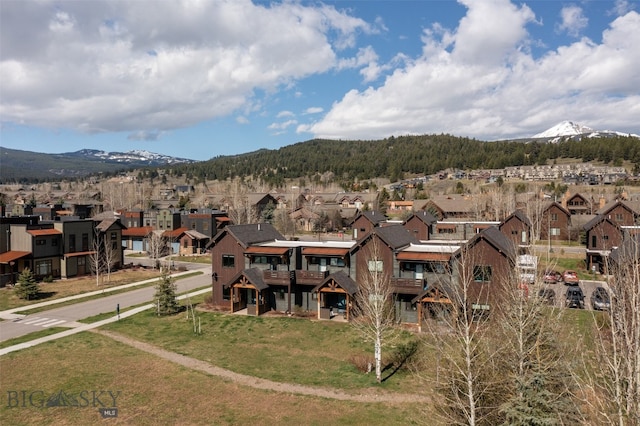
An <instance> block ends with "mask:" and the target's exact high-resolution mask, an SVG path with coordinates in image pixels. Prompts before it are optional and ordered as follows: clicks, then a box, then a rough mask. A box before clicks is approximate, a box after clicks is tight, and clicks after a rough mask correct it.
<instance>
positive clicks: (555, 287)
mask: <svg viewBox="0 0 640 426" xmlns="http://www.w3.org/2000/svg"><path fill="white" fill-rule="evenodd" d="M579 286H580V288H581V289H582V293H583V294H584V308H585V309H587V310H592V309H593V308H592V306H591V293H593V290H594V289H595V288H596V287H604V288H605V289H607V291H608V289H609V287H608V286H607V283H606V282H605V281H593V280H580V284H579ZM569 287H570V286H568V285H565V284H564V283H563V282H558V283H555V284H543V285H535V286H532V287H531V289H530V291H531V290H533V293H531V294H533V295H537V294H538V291H539V290H540V289H543V288H545V289H550V290H552V291H553V292H554V293H555V304H554V306H564V302H565V293H566V291H567V289H568V288H569Z"/></svg>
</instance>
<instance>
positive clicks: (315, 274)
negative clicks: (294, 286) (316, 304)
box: [296, 270, 329, 285]
mask: <svg viewBox="0 0 640 426" xmlns="http://www.w3.org/2000/svg"><path fill="white" fill-rule="evenodd" d="M328 276H329V271H304V270H297V271H296V283H298V284H312V285H317V284H320V283H321V282H322V281H324V279H325V278H327V277H328Z"/></svg>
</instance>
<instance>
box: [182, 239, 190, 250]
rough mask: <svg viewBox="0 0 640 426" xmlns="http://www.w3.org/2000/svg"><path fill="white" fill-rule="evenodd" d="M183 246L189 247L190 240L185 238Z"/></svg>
mask: <svg viewBox="0 0 640 426" xmlns="http://www.w3.org/2000/svg"><path fill="white" fill-rule="evenodd" d="M182 247H184V248H187V247H189V241H187V240H186V239H185V240H184V243H183V244H182Z"/></svg>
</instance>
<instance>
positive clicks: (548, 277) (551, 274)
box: [542, 269, 562, 284]
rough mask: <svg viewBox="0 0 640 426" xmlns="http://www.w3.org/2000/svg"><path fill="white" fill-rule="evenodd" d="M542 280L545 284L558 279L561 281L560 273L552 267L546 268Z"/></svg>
mask: <svg viewBox="0 0 640 426" xmlns="http://www.w3.org/2000/svg"><path fill="white" fill-rule="evenodd" d="M542 281H543V282H544V283H545V284H555V283H557V282H558V281H562V274H561V273H560V272H558V271H554V270H553V269H547V270H546V271H544V276H543V277H542Z"/></svg>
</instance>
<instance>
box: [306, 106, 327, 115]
mask: <svg viewBox="0 0 640 426" xmlns="http://www.w3.org/2000/svg"><path fill="white" fill-rule="evenodd" d="M322 111H324V108H322V107H310V108H307V109H306V110H304V113H305V114H320V113H321V112H322Z"/></svg>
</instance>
